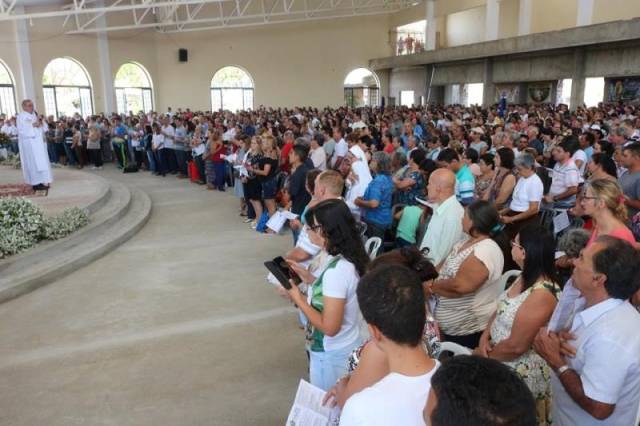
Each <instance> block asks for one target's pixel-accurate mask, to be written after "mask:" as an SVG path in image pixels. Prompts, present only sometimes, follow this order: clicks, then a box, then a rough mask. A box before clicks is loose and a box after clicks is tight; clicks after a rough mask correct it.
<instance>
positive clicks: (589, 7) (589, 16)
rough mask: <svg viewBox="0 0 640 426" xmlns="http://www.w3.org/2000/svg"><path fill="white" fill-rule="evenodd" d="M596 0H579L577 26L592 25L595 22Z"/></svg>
mask: <svg viewBox="0 0 640 426" xmlns="http://www.w3.org/2000/svg"><path fill="white" fill-rule="evenodd" d="M594 3H595V0H578V16H577V17H576V26H578V27H580V26H583V25H591V24H592V23H593V5H594Z"/></svg>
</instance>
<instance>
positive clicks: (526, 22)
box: [518, 0, 533, 36]
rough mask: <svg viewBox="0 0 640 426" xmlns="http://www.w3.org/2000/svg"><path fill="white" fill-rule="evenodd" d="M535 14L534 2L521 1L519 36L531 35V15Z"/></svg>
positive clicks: (531, 0) (529, 0)
mask: <svg viewBox="0 0 640 426" xmlns="http://www.w3.org/2000/svg"><path fill="white" fill-rule="evenodd" d="M532 13H533V0H520V8H519V10H518V35H519V36H523V35H528V34H531V15H532Z"/></svg>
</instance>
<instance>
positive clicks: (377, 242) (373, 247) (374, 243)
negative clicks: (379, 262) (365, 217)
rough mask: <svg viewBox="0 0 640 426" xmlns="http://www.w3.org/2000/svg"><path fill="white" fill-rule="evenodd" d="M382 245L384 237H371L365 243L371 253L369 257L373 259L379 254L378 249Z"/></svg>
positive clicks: (366, 249)
mask: <svg viewBox="0 0 640 426" xmlns="http://www.w3.org/2000/svg"><path fill="white" fill-rule="evenodd" d="M381 246H382V238H380V237H371V238H369V239H368V240H367V242H366V243H364V249H365V251H366V252H367V254H368V255H369V259H371V260H373V259H375V258H376V256H377V255H378V250H380V247H381Z"/></svg>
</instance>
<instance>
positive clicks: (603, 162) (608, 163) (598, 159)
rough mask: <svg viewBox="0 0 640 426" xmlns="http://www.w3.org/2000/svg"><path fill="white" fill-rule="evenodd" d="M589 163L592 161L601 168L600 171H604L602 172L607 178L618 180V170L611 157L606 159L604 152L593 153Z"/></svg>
mask: <svg viewBox="0 0 640 426" xmlns="http://www.w3.org/2000/svg"><path fill="white" fill-rule="evenodd" d="M591 161H593V164H597V165H599V166H600V167H602V170H604V172H605V173H606V174H608V175H609V176H611V177H614V178H616V179H617V178H618V168H617V167H616V163H615V162H614V161H613V159H612V158H611V157H607V155H606V154H605V153H604V152H595V153H593V155H592V156H591Z"/></svg>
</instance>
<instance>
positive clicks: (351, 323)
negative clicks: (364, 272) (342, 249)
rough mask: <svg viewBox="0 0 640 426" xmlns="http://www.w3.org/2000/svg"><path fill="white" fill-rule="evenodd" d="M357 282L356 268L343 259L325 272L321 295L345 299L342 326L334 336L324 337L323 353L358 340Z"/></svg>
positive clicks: (358, 278)
mask: <svg viewBox="0 0 640 426" xmlns="http://www.w3.org/2000/svg"><path fill="white" fill-rule="evenodd" d="M329 262H330V261H329ZM359 280H360V276H359V275H358V272H357V271H356V267H355V266H354V265H353V263H351V262H349V261H348V260H345V259H340V260H339V261H338V263H337V264H336V266H335V267H333V268H331V269H329V270H327V272H325V274H324V277H323V280H322V295H323V296H327V297H334V298H336V299H345V305H344V314H343V317H342V326H341V327H340V331H339V332H338V334H336V335H335V336H333V337H331V336H326V335H325V336H324V340H323V346H324V350H325V351H332V350H337V349H343V348H345V347H347V346H350V345H353V343H354V342H356V341H357V340H359V339H360V325H359V319H360V315H359V313H360V308H359V306H358V298H357V297H356V289H357V288H358V281H359ZM309 293H311V292H309Z"/></svg>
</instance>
